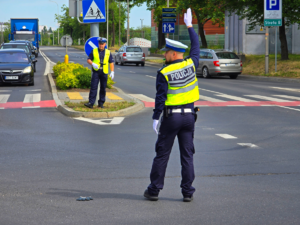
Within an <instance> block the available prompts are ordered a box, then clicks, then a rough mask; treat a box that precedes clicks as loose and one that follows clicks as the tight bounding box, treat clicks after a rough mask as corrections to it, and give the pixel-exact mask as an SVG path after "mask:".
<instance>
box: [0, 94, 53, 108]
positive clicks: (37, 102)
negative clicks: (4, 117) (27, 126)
mask: <svg viewBox="0 0 300 225" xmlns="http://www.w3.org/2000/svg"><path fill="white" fill-rule="evenodd" d="M8 92H9V91H8ZM10 97H11V93H9V94H8V93H5V94H0V109H14V108H23V109H29V108H45V107H56V104H55V101H54V100H43V101H42V100H41V93H34V94H24V98H23V101H19V102H15V101H9V100H10Z"/></svg>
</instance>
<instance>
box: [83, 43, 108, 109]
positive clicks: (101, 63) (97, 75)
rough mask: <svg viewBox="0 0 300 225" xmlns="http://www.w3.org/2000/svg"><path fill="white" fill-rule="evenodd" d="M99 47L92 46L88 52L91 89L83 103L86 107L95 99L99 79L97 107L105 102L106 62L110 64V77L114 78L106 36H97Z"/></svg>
mask: <svg viewBox="0 0 300 225" xmlns="http://www.w3.org/2000/svg"><path fill="white" fill-rule="evenodd" d="M98 42H99V48H94V49H93V51H92V52H91V53H90V55H89V57H88V59H87V63H88V64H90V65H91V66H92V71H93V74H92V81H91V90H90V94H89V102H88V103H85V104H84V105H85V106H86V107H88V108H91V109H92V108H93V105H94V103H95V101H96V96H97V89H98V84H99V81H100V92H99V101H98V107H101V108H104V106H103V104H104V102H105V95H106V85H107V75H108V64H109V66H110V71H111V72H110V77H111V79H114V64H113V63H114V59H113V57H112V55H111V53H110V51H109V50H108V49H105V46H106V42H107V40H106V38H101V37H99V38H98Z"/></svg>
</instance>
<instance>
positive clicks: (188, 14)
mask: <svg viewBox="0 0 300 225" xmlns="http://www.w3.org/2000/svg"><path fill="white" fill-rule="evenodd" d="M192 19H193V18H192V11H191V8H188V9H187V10H186V13H185V14H184V23H185V25H186V26H187V27H188V26H192Z"/></svg>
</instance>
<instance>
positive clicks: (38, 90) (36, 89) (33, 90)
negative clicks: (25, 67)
mask: <svg viewBox="0 0 300 225" xmlns="http://www.w3.org/2000/svg"><path fill="white" fill-rule="evenodd" d="M41 90H42V89H36V90H26V91H41Z"/></svg>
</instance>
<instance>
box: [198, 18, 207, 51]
mask: <svg viewBox="0 0 300 225" xmlns="http://www.w3.org/2000/svg"><path fill="white" fill-rule="evenodd" d="M196 17H197V23H198V31H199V34H200V38H201V47H202V48H207V42H206V37H205V34H204V24H203V23H201V20H200V17H199V14H198V13H196Z"/></svg>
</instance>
